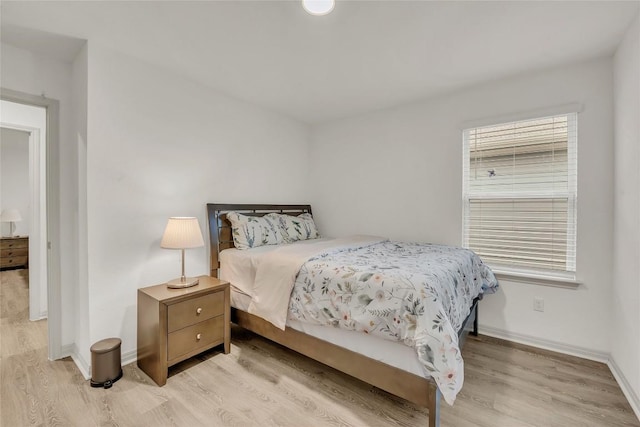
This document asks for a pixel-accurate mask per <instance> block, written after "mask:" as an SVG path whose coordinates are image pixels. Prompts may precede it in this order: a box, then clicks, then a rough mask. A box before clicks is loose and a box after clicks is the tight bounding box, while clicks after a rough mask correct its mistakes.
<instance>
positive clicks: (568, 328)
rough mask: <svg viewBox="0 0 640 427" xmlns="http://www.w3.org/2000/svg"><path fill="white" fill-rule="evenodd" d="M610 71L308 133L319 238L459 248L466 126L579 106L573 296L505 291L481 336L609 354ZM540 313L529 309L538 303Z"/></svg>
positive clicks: (454, 98) (522, 83) (509, 83)
mask: <svg viewBox="0 0 640 427" xmlns="http://www.w3.org/2000/svg"><path fill="white" fill-rule="evenodd" d="M612 90H613V89H612V64H611V60H610V59H602V60H597V61H592V62H588V63H584V64H577V65H573V66H570V67H565V68H559V69H553V70H548V71H544V72H535V73H531V74H526V75H521V76H517V77H514V78H511V79H504V80H500V81H496V82H493V83H488V84H485V85H482V86H478V87H474V88H470V89H467V90H463V91H460V92H457V93H452V94H449V95H446V96H442V97H438V98H432V99H428V100H424V101H422V102H418V103H415V104H412V105H404V106H400V107H397V108H393V109H388V110H384V111H379V112H375V113H371V114H367V115H363V116H359V117H354V118H350V119H345V120H341V121H336V122H332V123H328V124H324V125H319V126H315V127H313V128H312V143H311V151H310V153H311V154H310V155H311V167H310V171H311V188H312V202H313V206H314V214H315V215H316V216H317V219H318V222H319V227H320V228H321V231H323V232H325V233H327V234H331V235H342V234H347V233H370V234H378V235H384V236H388V237H390V238H393V239H400V240H417V241H430V242H438V243H445V244H453V245H459V244H460V243H461V235H462V232H461V227H462V194H461V190H462V132H461V129H462V126H463V125H464V123H465V122H467V121H472V120H478V119H484V118H490V117H497V118H499V117H501V116H502V117H504V116H507V115H511V114H514V113H522V112H527V111H533V110H538V109H544V108H549V107H553V106H558V105H563V104H568V103H582V104H584V111H583V112H582V113H581V114H580V115H579V118H578V120H579V129H578V132H579V142H578V144H579V148H578V174H579V175H578V176H579V178H578V248H577V275H578V278H579V279H581V280H583V281H584V284H583V285H582V286H580V287H579V288H578V289H577V290H568V289H560V288H554V287H547V286H540V285H533V284H524V283H515V282H514V283H511V282H508V281H506V280H502V281H501V290H500V291H499V292H498V294H497V295H492V296H490V297H487V298H485V300H484V301H483V302H482V304H481V311H480V312H481V314H480V324H481V329H484V331H485V332H489V331H490V332H492V333H494V334H498V335H502V336H510V337H511V338H516V339H519V340H521V341H526V342H535V343H536V344H537V345H545V344H546V345H551V346H553V347H554V348H562V349H563V350H564V351H570V352H575V353H579V354H582V355H587V356H591V357H595V358H602V359H605V358H606V355H607V354H608V353H609V349H610V342H609V338H608V337H609V327H610V325H611V319H610V318H611V304H610V303H611V271H612V270H611V264H612V257H611V249H612V237H611V234H612V224H613V211H612V203H613V197H612V190H613V129H612V125H613V116H612V114H613V106H612ZM534 296H539V297H542V298H544V299H545V312H543V313H540V312H534V311H533V298H534Z"/></svg>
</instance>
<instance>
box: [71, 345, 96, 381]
mask: <svg viewBox="0 0 640 427" xmlns="http://www.w3.org/2000/svg"><path fill="white" fill-rule="evenodd" d="M71 358H72V359H73V361H74V362H75V364H76V366H77V367H78V369H79V370H80V373H81V374H82V376H83V377H84V379H85V380H88V379H89V378H91V374H90V372H91V365H90V364H89V363H88V362H87V361H86V360H85V358H84V357H82V355H81V354H80V351H79V349H78V347H77V346H76V345H75V344H74V345H73V351H72V353H71Z"/></svg>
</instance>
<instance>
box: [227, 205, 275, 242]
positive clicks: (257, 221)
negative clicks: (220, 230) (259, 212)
mask: <svg viewBox="0 0 640 427" xmlns="http://www.w3.org/2000/svg"><path fill="white" fill-rule="evenodd" d="M278 216H279V215H277V214H268V215H265V216H263V217H255V216H247V215H242V214H239V213H237V212H229V213H227V218H228V219H229V221H231V230H232V233H233V242H234V244H235V247H236V248H237V249H250V248H255V247H258V246H264V245H279V244H281V243H285V241H286V239H285V236H284V235H283V231H282V229H281V228H280V226H279V223H278V220H279V218H278Z"/></svg>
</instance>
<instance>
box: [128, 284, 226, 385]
mask: <svg viewBox="0 0 640 427" xmlns="http://www.w3.org/2000/svg"><path fill="white" fill-rule="evenodd" d="M199 279H200V283H199V284H197V285H196V286H192V287H190V288H183V289H171V288H168V287H167V285H166V283H164V284H161V285H156V286H150V287H147V288H141V289H138V366H139V367H140V369H142V370H143V371H144V372H145V373H146V374H147V375H149V376H150V377H151V378H152V379H153V380H154V381H155V382H156V383H157V384H158V385H159V386H163V385H165V384H166V383H167V371H168V368H169V367H170V366H172V365H175V364H176V363H178V362H182V361H183V360H186V359H188V358H190V357H193V356H195V355H196V354H199V353H201V352H203V351H205V350H208V349H210V348H212V347H215V346H217V345H220V344H224V353H225V354H227V353H229V350H230V340H231V317H230V314H231V313H230V312H231V309H230V303H229V282H225V281H222V280H218V279H216V278H214V277H209V276H200V277H199Z"/></svg>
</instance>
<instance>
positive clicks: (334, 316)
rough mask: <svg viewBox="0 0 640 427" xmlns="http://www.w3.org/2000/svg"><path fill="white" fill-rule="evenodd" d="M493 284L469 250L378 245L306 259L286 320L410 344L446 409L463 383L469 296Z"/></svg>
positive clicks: (480, 292)
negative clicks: (462, 333)
mask: <svg viewBox="0 0 640 427" xmlns="http://www.w3.org/2000/svg"><path fill="white" fill-rule="evenodd" d="M497 287H498V283H497V281H496V279H495V276H494V275H493V273H492V272H491V270H490V269H489V268H488V267H487V266H485V265H484V264H483V263H482V261H481V260H480V258H479V257H478V256H477V255H476V254H475V253H474V252H472V251H470V250H468V249H463V248H456V247H450V246H442V245H431V244H419V243H400V242H391V241H383V242H379V243H375V244H371V245H368V246H364V247H360V248H347V249H336V250H333V251H327V252H324V253H323V254H321V255H318V256H315V257H313V258H311V259H309V260H308V261H307V262H306V263H305V264H304V265H303V266H302V268H301V269H300V271H299V273H298V275H297V279H296V282H295V285H294V288H293V291H292V294H291V299H290V302H289V318H291V319H295V320H299V321H302V322H309V323H316V324H321V325H330V326H334V327H340V328H344V329H350V330H354V331H361V332H363V333H367V334H373V335H377V336H379V337H383V338H386V339H389V340H397V341H402V342H404V343H405V344H406V345H409V346H412V347H414V348H415V349H416V351H417V354H418V358H419V360H420V362H421V363H422V365H423V367H424V369H425V370H426V372H427V373H428V374H429V375H431V376H432V377H433V378H434V379H435V381H436V383H437V384H438V386H439V388H440V391H441V392H442V395H443V397H444V399H445V400H446V401H447V402H448V403H449V404H452V403H453V401H454V400H455V396H456V395H457V393H458V391H459V390H460V389H461V388H462V383H463V379H464V377H463V361H462V357H461V354H460V348H459V346H458V334H457V331H458V330H459V329H460V328H461V326H462V323H463V322H464V320H465V318H466V317H467V316H468V315H469V312H470V309H471V306H472V303H473V299H474V298H475V297H477V296H478V295H479V294H482V293H493V292H494V291H495V289H496V288H497Z"/></svg>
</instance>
